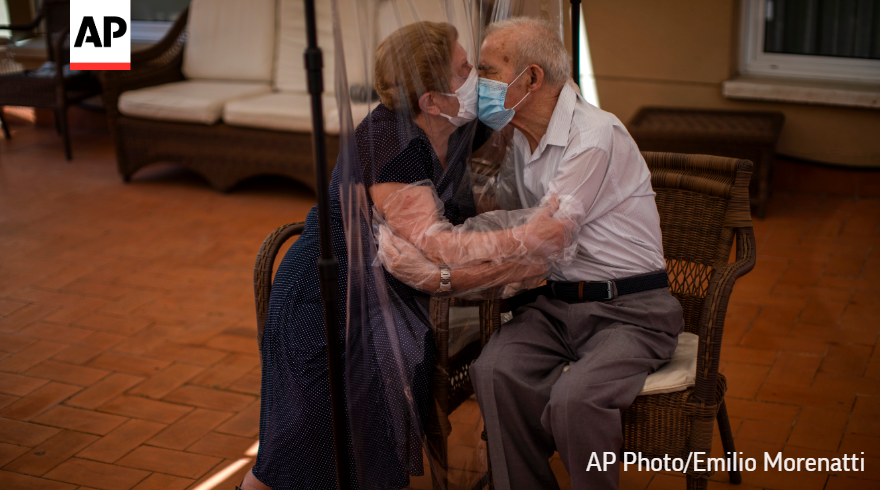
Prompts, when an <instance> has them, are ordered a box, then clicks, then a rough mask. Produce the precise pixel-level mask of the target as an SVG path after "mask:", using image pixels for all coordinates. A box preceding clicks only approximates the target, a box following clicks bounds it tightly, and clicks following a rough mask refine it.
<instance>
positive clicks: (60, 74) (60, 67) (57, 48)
mask: <svg viewBox="0 0 880 490" xmlns="http://www.w3.org/2000/svg"><path fill="white" fill-rule="evenodd" d="M68 39H70V27H67V28H65V29H64V30H63V31H61V32H60V33H58V37H57V38H56V39H54V40H53V39H52V36H49V37H48V38H47V39H46V42H51V43H52V53H53V56H52V57H53V58H54V60H53V62H54V63H55V80H56V81H58V83H61V84H63V83H64V65H65V64H66V63H64V61H65V60H64V58H63V57H62V56H61V52H62V50H63V49H64V43H66V42H67V40H68ZM59 87H63V85H59Z"/></svg>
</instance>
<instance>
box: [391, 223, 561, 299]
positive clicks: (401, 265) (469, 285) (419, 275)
mask: <svg viewBox="0 0 880 490" xmlns="http://www.w3.org/2000/svg"><path fill="white" fill-rule="evenodd" d="M379 258H380V260H381V261H382V264H383V266H384V267H385V269H386V270H387V271H388V272H390V273H391V274H392V275H393V276H394V277H396V278H397V279H399V280H401V281H402V282H404V283H405V284H408V285H409V286H411V287H413V288H416V289H419V290H422V291H425V292H427V293H434V292H435V291H436V290H437V289H438V288H439V287H440V268H439V266H438V265H437V264H435V263H433V262H431V261H430V260H428V258H427V257H425V256H424V255H423V254H422V253H421V252H420V251H419V250H418V249H416V248H415V247H414V246H413V245H412V244H411V243H409V242H407V241H406V240H404V239H403V238H400V237H398V236H395V235H394V233H391V232H390V231H389V230H388V229H387V228H386V229H383V230H382V231H381V232H380V233H379ZM450 272H451V275H452V279H451V281H450V282H451V284H452V290H451V293H453V294H460V293H462V292H468V291H472V290H476V289H489V288H494V287H496V286H501V285H505V284H511V283H525V287H533V286H537V285H538V284H539V283H540V282H541V281H542V280H543V279H544V275H545V273H546V272H547V266H546V265H545V264H534V265H526V264H519V263H515V262H502V263H501V264H495V263H492V262H483V263H481V264H477V265H473V266H469V267H461V268H458V269H452V270H451V271H450Z"/></svg>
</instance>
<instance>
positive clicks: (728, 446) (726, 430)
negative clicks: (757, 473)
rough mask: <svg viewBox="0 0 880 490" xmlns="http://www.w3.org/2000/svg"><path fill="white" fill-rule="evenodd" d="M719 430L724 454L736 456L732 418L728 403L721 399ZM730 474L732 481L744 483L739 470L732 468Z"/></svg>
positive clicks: (733, 482)
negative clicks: (729, 415)
mask: <svg viewBox="0 0 880 490" xmlns="http://www.w3.org/2000/svg"><path fill="white" fill-rule="evenodd" d="M717 417H718V431H719V432H721V445H722V446H724V454H725V455H727V454H730V455H732V457H734V458H735V457H736V447H735V446H734V445H733V431H731V430H730V419H728V418H727V404H726V403H724V399H723V398H722V399H721V406H720V407H719V408H718V415H717ZM727 474H728V475H729V476H730V483H732V484H734V485H739V484H740V483H742V475H741V474H740V472H739V470H730V471H728V472H727Z"/></svg>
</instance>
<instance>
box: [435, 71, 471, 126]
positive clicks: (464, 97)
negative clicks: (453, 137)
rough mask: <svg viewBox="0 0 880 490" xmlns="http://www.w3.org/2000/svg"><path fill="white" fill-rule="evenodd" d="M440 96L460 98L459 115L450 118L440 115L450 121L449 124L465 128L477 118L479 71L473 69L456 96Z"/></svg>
mask: <svg viewBox="0 0 880 490" xmlns="http://www.w3.org/2000/svg"><path fill="white" fill-rule="evenodd" d="M440 95H448V96H449V97H457V98H458V115H456V116H449V115H446V114H443V113H442V112H441V113H440V115H441V116H443V117H445V118H446V119H449V122H451V123H452V124H454V125H456V126H459V127H460V126H464V125H465V124H467V123H469V122H471V121H473V120H474V119H476V118H477V69H476V68H473V69H471V72H470V74H469V75H468V77H467V80H465V82H464V83H463V84H462V86H461V87H459V88H458V90H456V91H455V93H454V94H440Z"/></svg>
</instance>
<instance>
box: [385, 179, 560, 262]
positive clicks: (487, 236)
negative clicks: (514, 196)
mask: <svg viewBox="0 0 880 490" xmlns="http://www.w3.org/2000/svg"><path fill="white" fill-rule="evenodd" d="M370 195H371V197H372V198H373V203H374V204H375V205H376V208H377V209H378V210H379V212H380V214H381V215H382V216H383V217H384V220H385V223H386V224H387V225H388V227H389V228H390V229H391V230H392V231H393V232H394V233H395V234H397V235H399V236H401V237H403V238H404V239H406V240H407V241H409V242H410V243H412V244H413V245H415V246H416V247H417V248H419V250H421V251H422V252H423V253H424V254H425V255H426V256H427V257H428V258H429V259H430V260H432V261H434V262H437V263H444V264H448V265H450V266H453V267H460V266H468V265H476V264H479V263H481V262H486V261H492V262H495V263H496V264H497V263H500V262H502V261H505V260H510V259H516V260H517V261H519V262H524V263H537V262H541V263H545V262H547V258H548V257H553V256H555V255H558V254H559V253H560V252H561V250H562V248H563V247H564V246H565V245H566V244H567V243H568V241H569V240H570V238H571V228H570V225H569V224H568V223H565V222H563V221H561V220H557V219H553V218H552V217H551V215H552V214H553V212H554V211H555V209H554V208H553V207H551V206H546V207H542V208H533V209H525V210H517V211H493V212H490V213H484V214H481V215H479V216H476V217H474V218H470V219H468V220H467V221H466V222H465V224H464V225H460V226H452V224H451V223H449V222H448V221H446V220H445V219H444V218H443V216H442V211H443V203H442V202H441V201H440V200H439V199H438V198H437V197H436V194H435V192H434V189H433V187H430V186H417V185H410V184H401V183H383V184H375V185H373V186H372V187H370Z"/></svg>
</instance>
